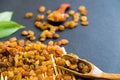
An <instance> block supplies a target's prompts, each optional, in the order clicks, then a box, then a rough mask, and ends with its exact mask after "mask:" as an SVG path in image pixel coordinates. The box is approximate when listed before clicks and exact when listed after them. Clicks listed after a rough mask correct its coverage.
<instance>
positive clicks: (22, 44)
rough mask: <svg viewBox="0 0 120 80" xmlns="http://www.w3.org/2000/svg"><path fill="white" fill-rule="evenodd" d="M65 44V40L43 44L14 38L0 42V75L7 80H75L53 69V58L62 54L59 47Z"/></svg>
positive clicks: (67, 74)
mask: <svg viewBox="0 0 120 80" xmlns="http://www.w3.org/2000/svg"><path fill="white" fill-rule="evenodd" d="M67 43H68V41H67V40H65V39H63V40H60V41H58V42H53V41H49V42H48V44H43V43H41V42H39V41H36V42H31V41H29V40H27V41H24V40H17V39H16V38H15V37H13V38H11V39H9V41H4V42H0V73H1V75H2V76H7V77H8V80H61V79H63V80H77V79H76V78H75V76H74V75H72V74H70V73H68V72H65V71H62V70H60V69H59V68H56V67H55V64H56V62H55V58H57V59H58V58H61V56H62V55H63V54H64V50H63V49H62V48H61V47H60V46H59V45H64V44H67ZM59 62H60V61H59ZM57 63H58V62H57ZM60 63H61V62H60ZM60 63H59V64H60Z"/></svg>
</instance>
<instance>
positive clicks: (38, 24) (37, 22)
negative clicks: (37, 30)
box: [35, 21, 43, 27]
mask: <svg viewBox="0 0 120 80" xmlns="http://www.w3.org/2000/svg"><path fill="white" fill-rule="evenodd" d="M42 25H43V24H42V23H41V22H39V21H36V22H35V26H36V27H40V26H42Z"/></svg>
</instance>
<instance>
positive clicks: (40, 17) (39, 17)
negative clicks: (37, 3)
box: [36, 14, 44, 21]
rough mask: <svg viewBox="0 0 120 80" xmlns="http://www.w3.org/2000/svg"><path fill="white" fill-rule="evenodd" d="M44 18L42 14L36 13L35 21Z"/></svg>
mask: <svg viewBox="0 0 120 80" xmlns="http://www.w3.org/2000/svg"><path fill="white" fill-rule="evenodd" d="M43 19H44V15H40V14H39V15H37V17H36V20H37V21H40V20H43Z"/></svg>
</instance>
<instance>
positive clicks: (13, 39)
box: [9, 37, 17, 42]
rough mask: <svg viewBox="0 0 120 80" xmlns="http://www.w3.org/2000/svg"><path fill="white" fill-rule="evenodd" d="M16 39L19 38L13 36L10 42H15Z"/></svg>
mask: <svg viewBox="0 0 120 80" xmlns="http://www.w3.org/2000/svg"><path fill="white" fill-rule="evenodd" d="M16 40H17V38H16V37H12V38H10V39H9V41H10V42H14V41H16Z"/></svg>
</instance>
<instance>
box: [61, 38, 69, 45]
mask: <svg viewBox="0 0 120 80" xmlns="http://www.w3.org/2000/svg"><path fill="white" fill-rule="evenodd" d="M60 41H61V44H63V45H66V44H68V43H69V41H68V40H67V39H62V40H60Z"/></svg>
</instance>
